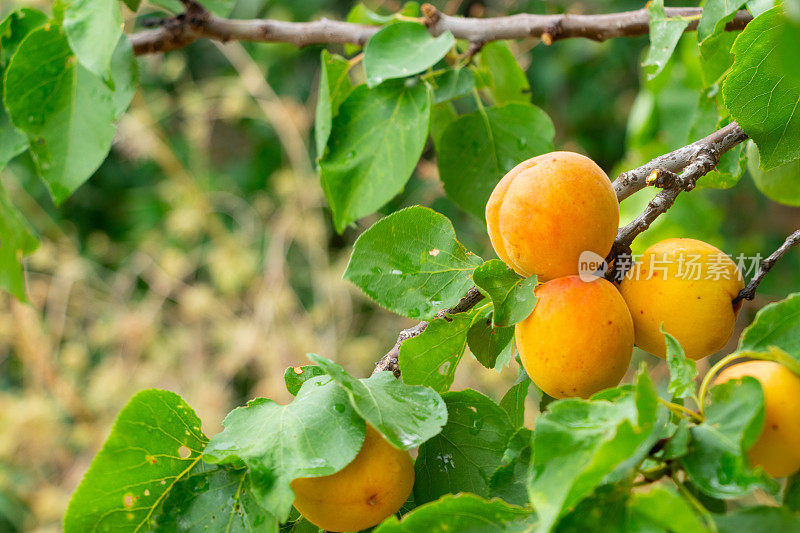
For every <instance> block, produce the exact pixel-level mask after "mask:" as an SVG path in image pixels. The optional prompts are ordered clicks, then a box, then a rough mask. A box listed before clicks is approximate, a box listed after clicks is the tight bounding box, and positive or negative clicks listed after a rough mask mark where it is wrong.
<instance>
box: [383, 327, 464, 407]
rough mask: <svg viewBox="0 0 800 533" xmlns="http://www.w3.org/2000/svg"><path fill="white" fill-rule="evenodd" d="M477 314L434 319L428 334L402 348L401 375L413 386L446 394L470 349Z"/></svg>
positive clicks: (426, 330) (427, 331)
mask: <svg viewBox="0 0 800 533" xmlns="http://www.w3.org/2000/svg"><path fill="white" fill-rule="evenodd" d="M475 316H476V315H475V314H474V313H469V312H468V313H458V314H456V315H449V316H447V317H445V318H437V319H435V320H432V321H431V322H430V323H429V324H428V327H427V328H425V331H423V332H422V334H421V335H419V336H417V337H412V338H410V339H408V340H407V341H405V342H404V343H403V344H402V345H401V346H400V356H399V364H400V372H402V374H403V381H404V382H406V383H408V384H410V385H424V386H426V387H431V388H432V389H433V390H435V391H436V392H444V391H446V390H448V389H449V388H450V385H452V384H453V378H454V377H455V373H456V368H457V367H458V363H459V362H460V361H461V356H462V355H464V350H465V349H466V347H467V332H468V331H469V328H470V326H472V324H473V322H474V320H475Z"/></svg>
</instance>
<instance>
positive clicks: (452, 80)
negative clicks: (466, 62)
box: [431, 67, 475, 127]
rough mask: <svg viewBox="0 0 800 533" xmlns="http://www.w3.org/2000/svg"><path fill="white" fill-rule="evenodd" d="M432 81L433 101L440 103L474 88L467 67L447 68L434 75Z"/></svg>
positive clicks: (471, 76) (473, 80) (458, 96)
mask: <svg viewBox="0 0 800 533" xmlns="http://www.w3.org/2000/svg"><path fill="white" fill-rule="evenodd" d="M432 83H433V103H434V104H441V103H442V102H447V101H449V100H455V99H457V98H461V97H462V96H466V95H468V94H470V93H471V92H472V89H474V88H475V76H474V75H473V74H472V71H471V70H470V69H468V68H463V67H462V68H449V69H447V70H446V71H444V73H442V74H440V75H438V76H436V77H434V78H433V80H432ZM431 127H433V126H431Z"/></svg>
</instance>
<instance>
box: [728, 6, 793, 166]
mask: <svg viewBox="0 0 800 533" xmlns="http://www.w3.org/2000/svg"><path fill="white" fill-rule="evenodd" d="M798 35H800V26H796V25H792V24H790V23H788V22H787V20H786V18H785V17H784V15H783V14H782V12H781V10H780V8H773V9H770V10H769V11H767V12H766V13H763V14H762V15H760V16H758V17H756V18H755V19H753V21H752V22H751V23H750V24H748V25H747V26H746V27H745V29H744V30H743V31H742V33H741V35H739V37H738V38H737V39H736V42H735V43H734V44H733V50H732V51H733V54H734V56H735V59H734V61H733V66H732V67H731V71H730V73H729V74H728V76H727V78H726V79H725V85H724V87H723V89H722V94H723V96H724V98H725V105H726V106H727V107H728V109H729V110H730V113H731V116H733V118H734V119H735V120H736V121H737V122H738V123H739V125H740V126H741V127H742V129H743V130H744V131H745V132H746V133H747V134H748V135H749V136H750V137H751V138H752V139H753V140H754V141H755V142H756V144H757V145H758V151H759V153H760V155H761V166H762V168H763V169H765V170H769V169H772V168H775V167H777V166H779V165H782V164H785V163H789V162H791V161H793V160H795V159H798V158H800V68H787V67H788V66H791V65H797V62H798V61H800V59H799V58H798V55H797V50H796V48H795V47H794V46H793V45H791V41H792V38H793V37H794V38H797V37H798Z"/></svg>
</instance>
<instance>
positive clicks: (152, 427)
mask: <svg viewBox="0 0 800 533" xmlns="http://www.w3.org/2000/svg"><path fill="white" fill-rule="evenodd" d="M200 424H201V422H200V419H199V418H197V415H196V414H195V413H194V411H193V410H192V408H191V407H189V406H188V405H187V404H186V402H184V401H183V399H181V397H180V396H178V395H177V394H175V393H173V392H169V391H164V390H156V389H148V390H144V391H142V392H140V393H138V394H136V395H135V396H134V397H133V398H131V400H130V401H129V402H128V405H126V406H125V407H124V408H123V409H122V411H120V413H119V415H118V416H117V420H116V422H114V427H113V428H112V429H111V435H109V437H108V439H107V440H106V442H105V444H103V447H102V449H101V450H100V451H99V452H98V454H97V456H95V458H94V460H92V464H91V466H90V467H89V471H88V472H86V475H85V476H84V477H83V481H81V484H80V485H79V486H78V488H77V490H76V491H75V493H74V494H73V495H72V499H71V500H70V502H69V506H68V507H67V513H66V515H65V517H64V531H65V532H66V533H71V532H76V533H83V532H85V531H112V530H113V531H133V530H139V529H147V528H148V527H149V524H150V519H151V517H152V516H153V512H154V511H155V510H156V508H157V507H158V505H159V504H160V502H161V501H162V500H163V499H164V498H165V497H166V496H167V495H168V493H169V491H170V490H171V489H172V488H173V487H174V486H175V484H176V483H177V482H179V481H180V480H182V479H184V478H185V477H186V475H187V474H189V473H190V472H191V471H192V469H193V468H194V467H195V466H196V465H197V464H198V462H199V461H200V458H201V456H202V453H203V447H204V446H205V445H206V442H208V438H207V437H206V436H205V435H204V434H203V433H202V431H201V430H200Z"/></svg>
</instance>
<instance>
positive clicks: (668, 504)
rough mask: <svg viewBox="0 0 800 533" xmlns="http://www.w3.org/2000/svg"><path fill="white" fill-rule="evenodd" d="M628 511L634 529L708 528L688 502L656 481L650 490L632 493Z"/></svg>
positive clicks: (682, 532)
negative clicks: (656, 483)
mask: <svg viewBox="0 0 800 533" xmlns="http://www.w3.org/2000/svg"><path fill="white" fill-rule="evenodd" d="M628 512H629V524H628V527H629V528H630V530H631V531H669V532H671V533H698V532H702V531H708V528H707V527H706V526H705V524H703V522H702V521H701V520H700V518H699V517H698V516H697V514H695V512H694V509H692V506H691V505H690V504H689V502H687V501H686V500H685V499H684V498H682V497H681V496H679V495H678V493H677V492H676V491H675V489H673V488H672V487H669V486H667V485H655V486H653V487H652V488H651V489H650V490H649V491H648V492H638V491H637V492H634V493H632V494H631V498H630V501H629V503H628Z"/></svg>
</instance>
